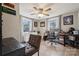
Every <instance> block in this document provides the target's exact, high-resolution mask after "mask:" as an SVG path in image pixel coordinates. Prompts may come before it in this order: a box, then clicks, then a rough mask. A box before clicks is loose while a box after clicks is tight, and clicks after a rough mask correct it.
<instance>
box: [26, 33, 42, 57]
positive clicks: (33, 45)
mask: <svg viewBox="0 0 79 59" xmlns="http://www.w3.org/2000/svg"><path fill="white" fill-rule="evenodd" d="M40 42H41V36H40V35H32V34H31V35H30V38H29V41H28V42H27V43H26V50H25V53H26V56H32V55H33V54H35V53H36V52H38V56H39V48H40Z"/></svg>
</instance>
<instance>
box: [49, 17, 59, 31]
mask: <svg viewBox="0 0 79 59" xmlns="http://www.w3.org/2000/svg"><path fill="white" fill-rule="evenodd" d="M59 19H60V18H59V17H55V18H51V19H49V20H48V30H52V29H59V28H60V26H59Z"/></svg>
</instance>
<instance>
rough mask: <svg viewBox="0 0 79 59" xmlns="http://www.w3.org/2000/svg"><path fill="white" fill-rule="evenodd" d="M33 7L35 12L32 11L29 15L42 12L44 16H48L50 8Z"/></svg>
mask: <svg viewBox="0 0 79 59" xmlns="http://www.w3.org/2000/svg"><path fill="white" fill-rule="evenodd" d="M33 9H34V10H35V11H36V13H32V14H31V15H36V14H42V15H45V16H49V14H48V11H50V10H52V9H51V8H39V7H33Z"/></svg>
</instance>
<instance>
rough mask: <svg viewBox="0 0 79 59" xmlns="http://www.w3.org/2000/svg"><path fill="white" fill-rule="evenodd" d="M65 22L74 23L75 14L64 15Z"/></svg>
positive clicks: (67, 23) (66, 23)
mask: <svg viewBox="0 0 79 59" xmlns="http://www.w3.org/2000/svg"><path fill="white" fill-rule="evenodd" d="M63 24H64V25H72V24H73V15H69V16H64V17H63Z"/></svg>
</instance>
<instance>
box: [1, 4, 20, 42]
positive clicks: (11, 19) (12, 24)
mask: <svg viewBox="0 0 79 59" xmlns="http://www.w3.org/2000/svg"><path fill="white" fill-rule="evenodd" d="M15 10H16V15H11V14H7V13H3V15H2V20H3V22H2V23H3V24H2V36H3V38H6V37H14V38H15V39H17V40H18V41H20V32H21V31H20V19H19V5H18V4H16V5H15Z"/></svg>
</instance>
